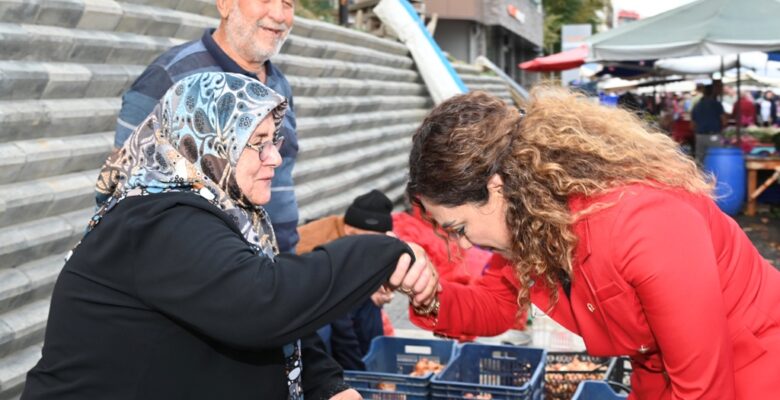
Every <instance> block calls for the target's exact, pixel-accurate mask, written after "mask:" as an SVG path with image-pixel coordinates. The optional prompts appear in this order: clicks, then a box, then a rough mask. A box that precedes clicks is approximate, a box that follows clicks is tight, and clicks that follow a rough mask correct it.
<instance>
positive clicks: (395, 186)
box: [299, 170, 406, 221]
mask: <svg viewBox="0 0 780 400" xmlns="http://www.w3.org/2000/svg"><path fill="white" fill-rule="evenodd" d="M372 189H377V190H381V191H382V192H384V194H385V195H387V197H388V198H390V200H392V201H393V203H398V202H400V201H402V199H403V197H404V191H405V190H406V171H403V170H401V171H393V172H390V173H388V174H387V175H385V176H382V177H379V178H376V179H374V180H372V181H370V182H364V183H361V184H359V185H358V186H355V187H352V188H350V189H347V190H345V191H343V192H341V193H339V194H336V195H333V196H329V197H326V198H322V199H320V200H319V201H317V202H313V203H309V204H304V205H302V206H301V207H300V208H299V213H300V220H301V221H310V220H313V219H317V218H322V217H324V216H327V215H334V214H336V215H343V214H344V211H345V210H346V209H347V207H348V206H349V205H350V204H352V201H353V200H355V197H357V196H360V195H361V194H364V193H367V192H368V191H370V190H372Z"/></svg>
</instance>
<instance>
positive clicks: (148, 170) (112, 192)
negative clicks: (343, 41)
mask: <svg viewBox="0 0 780 400" xmlns="http://www.w3.org/2000/svg"><path fill="white" fill-rule="evenodd" d="M286 109H287V100H286V99H285V98H284V97H283V96H281V95H279V94H277V93H276V92H274V91H273V90H271V89H269V88H268V87H266V86H265V85H263V84H262V83H260V82H258V81H257V80H255V79H251V78H249V77H246V76H244V75H238V74H229V73H219V72H208V73H202V74H195V75H191V76H188V77H187V78H185V79H183V80H181V81H179V82H177V83H176V84H174V85H173V86H172V87H171V88H170V89H168V91H167V92H166V93H165V96H163V98H162V100H160V103H159V104H158V105H157V107H155V109H154V110H153V111H152V113H151V114H150V115H149V116H148V117H147V118H146V119H145V120H144V122H143V123H141V125H139V126H138V128H136V130H135V131H134V132H133V133H132V135H131V136H130V137H129V138H128V140H127V141H126V142H125V145H124V146H123V147H122V148H121V149H120V150H119V151H118V152H117V153H115V154H113V155H112V156H111V157H109V159H108V160H107V161H106V163H105V164H104V165H103V169H102V170H101V172H100V176H99V178H98V181H97V187H96V189H97V192H98V202H99V203H100V204H99V208H98V210H97V212H96V213H95V215H94V216H93V217H92V219H91V220H90V223H89V227H88V228H87V232H89V231H91V230H92V229H93V228H94V227H95V226H96V225H97V224H98V223H99V222H100V220H101V219H102V218H103V216H104V215H106V213H108V212H110V211H111V210H112V209H113V208H114V207H115V206H116V205H117V204H118V203H119V202H121V201H122V200H124V199H126V198H128V197H132V196H145V195H149V194H154V193H164V192H192V193H195V194H197V195H199V196H201V197H203V198H205V199H206V200H208V201H209V202H211V203H212V204H213V205H215V206H217V207H218V208H220V209H221V210H222V211H224V212H225V213H227V214H228V215H230V216H231V217H232V219H233V221H234V222H235V223H236V225H237V226H238V227H239V229H240V230H241V233H242V235H243V236H244V238H245V239H246V240H247V241H248V242H249V243H250V244H251V245H252V246H253V248H254V250H255V251H256V252H257V253H258V254H259V255H261V256H266V257H269V258H271V259H272V260H273V259H274V256H275V255H276V254H278V252H279V251H278V247H277V245H276V238H275V237H274V233H273V228H272V226H271V220H270V218H269V217H268V214H267V213H266V212H265V210H264V209H263V208H262V207H260V206H259V205H254V204H252V203H251V202H250V201H249V199H247V198H246V196H245V195H244V194H242V193H241V190H240V189H239V187H238V184H237V183H236V176H235V170H236V164H237V163H238V159H239V157H240V155H241V152H242V151H243V150H244V147H246V144H247V142H248V141H249V138H250V137H251V136H252V133H253V132H254V130H255V129H256V128H257V126H258V125H259V124H260V122H262V121H263V119H264V118H265V117H266V116H267V115H269V114H271V115H272V116H273V118H274V123H275V125H276V132H275V135H278V134H279V129H280V127H281V124H282V119H283V118H284V112H285V110H286ZM283 352H284V356H285V374H286V375H287V387H288V391H289V397H288V399H290V400H302V399H303V392H302V386H301V371H302V368H303V365H302V361H301V344H300V340H298V341H296V342H294V343H290V344H287V345H285V346H283Z"/></svg>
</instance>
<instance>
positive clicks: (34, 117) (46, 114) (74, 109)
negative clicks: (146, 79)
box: [0, 97, 122, 162]
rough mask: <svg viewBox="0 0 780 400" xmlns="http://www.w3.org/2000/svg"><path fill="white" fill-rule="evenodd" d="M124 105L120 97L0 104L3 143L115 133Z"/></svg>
mask: <svg viewBox="0 0 780 400" xmlns="http://www.w3.org/2000/svg"><path fill="white" fill-rule="evenodd" d="M121 105H122V100H121V99H120V98H118V97H100V98H90V99H81V100H77V99H54V100H21V101H18V100H13V101H9V100H6V101H0V142H10V141H14V140H25V139H34V138H42V137H46V138H57V137H63V136H69V135H78V134H82V133H85V132H106V131H114V129H116V116H117V114H118V113H119V108H120V107H121ZM0 156H2V157H6V156H10V154H6V153H2V150H0ZM0 160H1V158H0ZM0 162H2V161H0Z"/></svg>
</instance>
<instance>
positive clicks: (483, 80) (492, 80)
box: [461, 75, 504, 86]
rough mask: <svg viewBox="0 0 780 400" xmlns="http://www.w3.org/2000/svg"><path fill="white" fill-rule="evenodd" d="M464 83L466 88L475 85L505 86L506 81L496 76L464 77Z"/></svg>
mask: <svg viewBox="0 0 780 400" xmlns="http://www.w3.org/2000/svg"><path fill="white" fill-rule="evenodd" d="M461 78H462V79H463V83H465V84H466V86H469V85H473V84H477V85H480V84H499V83H500V84H503V83H504V81H503V80H502V79H501V78H499V77H497V76H495V75H462V76H461Z"/></svg>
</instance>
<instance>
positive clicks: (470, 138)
mask: <svg viewBox="0 0 780 400" xmlns="http://www.w3.org/2000/svg"><path fill="white" fill-rule="evenodd" d="M526 106H527V107H526V111H525V112H522V111H518V110H517V109H515V108H513V107H510V106H507V105H506V104H505V103H504V102H503V101H501V100H500V99H497V98H495V97H492V96H490V95H487V94H484V93H479V92H476V93H470V94H466V95H461V96H457V97H454V98H452V99H449V100H447V101H446V102H444V103H442V104H440V105H439V106H437V107H436V108H435V109H434V110H433V111H431V113H430V114H429V115H428V116H427V117H426V118H425V120H424V121H423V123H422V126H421V127H420V128H419V129H418V131H417V133H416V134H415V135H414V138H413V144H412V151H411V156H410V160H409V164H410V165H409V168H410V177H409V184H408V188H407V191H408V195H409V197H410V199H412V201H413V202H414V203H416V204H418V205H420V206H422V207H423V208H424V209H425V210H426V212H427V215H428V216H429V217H430V218H431V220H432V221H433V222H434V224H435V226H436V227H437V229H441V230H443V231H444V232H446V233H447V234H448V235H449V238H450V239H451V240H456V241H457V242H458V243H459V244H460V245H461V246H462V247H465V248H468V247H470V246H472V245H476V246H480V247H482V248H488V249H492V250H493V251H494V252H495V253H497V256H496V257H495V258H494V260H492V262H491V268H489V269H488V270H487V272H486V274H485V276H484V277H483V279H482V280H481V282H479V283H478V284H477V285H472V286H462V285H458V284H455V283H449V282H446V281H445V282H442V291H441V292H439V293H438V298H437V301H436V302H435V304H436V306H437V307H438V311H437V315H436V316H431V315H428V316H422V315H415V314H414V312H412V319H413V321H414V322H415V323H416V324H417V325H419V326H421V327H424V328H427V329H430V330H433V331H435V332H438V333H440V334H443V335H448V336H457V335H463V334H466V335H482V336H491V335H496V334H499V333H501V332H503V331H504V330H506V329H508V328H509V327H510V326H511V325H512V323H513V322H514V319H515V318H516V316H517V314H518V312H519V311H521V310H524V309H525V308H526V307H527V306H528V305H529V304H530V303H531V302H533V303H534V304H536V305H537V306H538V307H539V308H541V309H542V310H544V311H546V312H547V313H548V314H549V316H550V317H551V318H553V319H554V320H556V321H558V322H559V323H561V324H562V325H563V326H565V327H566V328H568V329H569V330H571V331H573V332H575V333H577V334H579V335H581V336H582V338H583V339H584V341H585V345H586V347H587V350H588V352H589V353H590V354H592V355H596V356H617V355H627V356H629V357H630V358H631V361H632V364H633V371H634V372H633V375H632V377H631V382H632V386H633V392H632V395H631V398H646V399H693V398H696V399H699V398H708V399H714V398H717V399H735V398H736V399H749V398H768V396H770V395H771V394H776V393H778V390H780V381H779V380H778V379H777V377H776V374H777V371H778V361H777V360H778V359H780V308H779V307H777V305H778V304H780V272H778V271H777V270H775V269H774V268H773V267H772V266H771V265H770V264H769V263H768V262H767V261H766V260H764V259H763V258H762V257H761V255H760V254H759V253H758V252H757V251H756V249H755V247H754V246H753V245H752V243H751V242H750V240H749V239H748V238H747V236H746V235H745V234H744V233H743V231H742V230H741V229H740V227H739V226H738V225H737V224H736V223H735V222H734V221H733V220H732V219H731V218H729V217H728V216H727V215H725V214H724V213H722V212H721V211H720V210H719V209H718V207H717V205H716V204H715V203H714V202H713V200H712V186H713V185H712V181H711V180H710V179H709V178H708V177H707V176H705V175H704V174H702V172H701V171H699V170H698V169H697V167H696V164H695V163H694V162H693V161H692V160H691V159H689V158H688V157H686V156H685V155H683V154H682V153H681V152H680V151H679V150H678V148H677V146H676V145H675V143H674V142H673V141H672V140H671V139H670V138H668V137H667V136H666V135H664V134H661V133H658V132H654V131H651V130H650V129H649V128H648V127H647V126H645V125H643V124H642V123H641V122H640V121H639V120H638V119H637V118H636V117H634V116H633V115H631V114H630V113H628V112H625V111H622V110H619V109H610V108H605V107H601V106H598V105H596V104H593V103H591V102H590V101H588V100H587V99H585V98H583V97H582V96H579V95H574V94H571V93H569V92H567V91H564V90H561V89H550V88H548V89H544V88H541V89H536V90H535V91H534V92H533V96H532V99H531V101H530V102H529V103H528V104H527V105H526Z"/></svg>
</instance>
